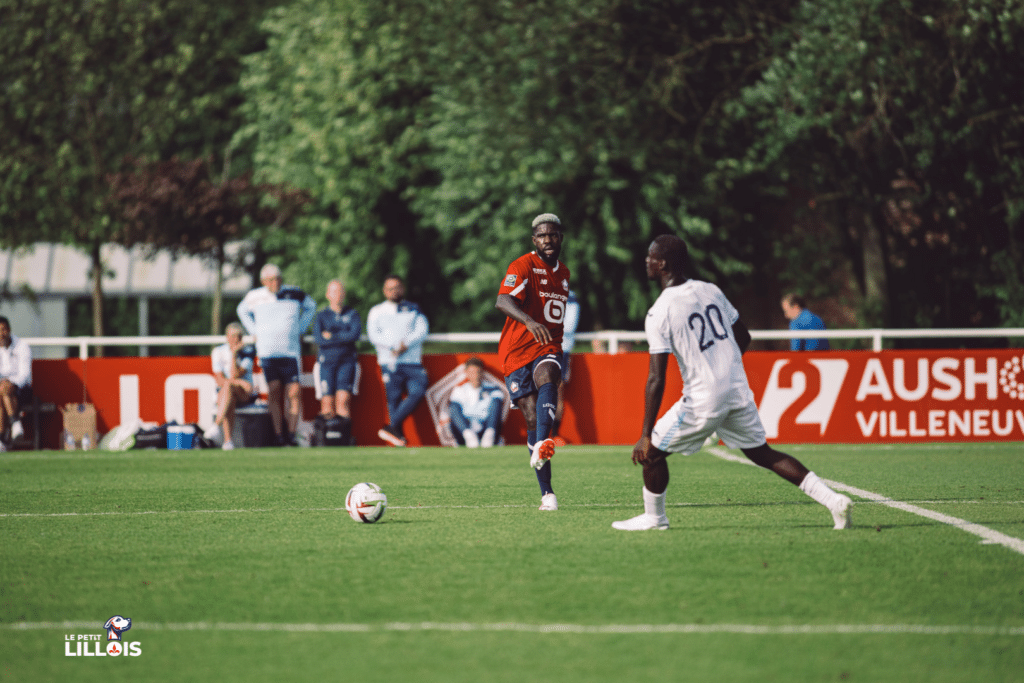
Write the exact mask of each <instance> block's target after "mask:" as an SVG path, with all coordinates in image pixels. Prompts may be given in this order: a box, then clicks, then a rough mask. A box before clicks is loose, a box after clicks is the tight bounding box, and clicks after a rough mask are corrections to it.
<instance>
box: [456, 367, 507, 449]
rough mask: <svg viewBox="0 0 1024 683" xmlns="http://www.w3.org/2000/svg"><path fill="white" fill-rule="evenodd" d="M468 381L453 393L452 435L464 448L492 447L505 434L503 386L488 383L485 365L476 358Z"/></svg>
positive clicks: (466, 368) (467, 376) (466, 369)
mask: <svg viewBox="0 0 1024 683" xmlns="http://www.w3.org/2000/svg"><path fill="white" fill-rule="evenodd" d="M465 371H466V381H465V382H463V383H462V384H460V385H459V386H457V387H455V388H454V389H453V390H452V393H451V397H450V398H449V401H450V403H449V404H448V416H449V418H450V419H451V430H452V435H453V436H454V437H455V440H456V441H457V442H458V443H459V445H460V446H467V447H469V448H478V447H479V448H490V447H491V446H493V445H494V444H495V443H496V442H497V439H498V435H499V434H500V433H501V405H502V402H503V401H504V400H505V394H504V392H502V390H501V387H499V386H498V385H497V384H494V383H492V382H487V381H484V363H483V361H481V360H480V359H479V358H476V357H473V358H470V359H468V360H467V361H466V364H465Z"/></svg>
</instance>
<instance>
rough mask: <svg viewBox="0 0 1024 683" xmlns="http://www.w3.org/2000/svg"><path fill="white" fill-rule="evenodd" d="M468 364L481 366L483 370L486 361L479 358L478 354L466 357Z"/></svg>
mask: <svg viewBox="0 0 1024 683" xmlns="http://www.w3.org/2000/svg"><path fill="white" fill-rule="evenodd" d="M466 365H473V366H476V367H478V368H480V369H481V370H483V369H484V362H483V361H482V360H480V359H479V358H477V357H476V356H473V357H471V358H467V359H466Z"/></svg>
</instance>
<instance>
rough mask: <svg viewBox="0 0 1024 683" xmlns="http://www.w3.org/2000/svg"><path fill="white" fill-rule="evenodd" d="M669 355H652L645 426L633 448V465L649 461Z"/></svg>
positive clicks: (648, 374)
mask: <svg viewBox="0 0 1024 683" xmlns="http://www.w3.org/2000/svg"><path fill="white" fill-rule="evenodd" d="M668 356H669V354H667V353H652V354H651V360H650V364H649V365H648V369H647V386H646V388H645V389H644V424H643V428H642V429H641V432H640V433H641V436H640V440H639V441H637V442H636V445H635V446H634V447H633V464H634V465H642V464H643V463H645V462H646V461H647V451H648V449H649V448H650V446H651V432H653V431H654V423H655V422H656V421H657V420H658V411H659V410H660V409H661V399H662V397H663V396H664V394H665V372H666V370H667V369H668Z"/></svg>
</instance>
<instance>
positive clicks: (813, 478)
mask: <svg viewBox="0 0 1024 683" xmlns="http://www.w3.org/2000/svg"><path fill="white" fill-rule="evenodd" d="M800 490H801V491H803V492H804V493H806V494H807V495H808V496H810V497H811V498H813V499H814V500H816V501H817V502H819V503H821V504H822V505H824V506H825V507H827V508H828V509H829V510H831V509H832V508H834V507H836V506H838V505H839V494H838V493H836V492H835V491H833V490H832V489H830V488H829V487H828V484H826V483H825V482H823V481H822V480H821V478H820V477H819V476H818V475H817V474H815V473H814V472H808V473H807V476H806V477H804V480H803V481H802V482H800Z"/></svg>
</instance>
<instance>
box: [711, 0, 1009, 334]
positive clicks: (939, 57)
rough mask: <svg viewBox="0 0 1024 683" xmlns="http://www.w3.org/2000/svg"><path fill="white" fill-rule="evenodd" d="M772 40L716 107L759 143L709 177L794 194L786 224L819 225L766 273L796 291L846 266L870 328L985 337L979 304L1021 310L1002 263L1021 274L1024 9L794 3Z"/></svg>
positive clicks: (989, 314) (993, 318)
mask: <svg viewBox="0 0 1024 683" xmlns="http://www.w3.org/2000/svg"><path fill="white" fill-rule="evenodd" d="M777 38H778V40H779V41H780V44H779V47H778V49H777V56H776V57H775V59H774V60H773V61H772V63H771V65H770V67H769V68H768V69H767V70H766V72H765V73H764V76H763V78H762V79H761V80H760V81H759V82H758V83H757V84H756V85H754V86H752V87H750V88H748V89H747V90H746V91H745V92H744V95H743V97H742V99H738V100H736V101H734V102H732V103H731V104H730V105H729V111H730V113H731V115H732V117H733V120H734V121H736V122H737V123H738V124H739V125H745V126H749V127H753V128H755V129H756V130H757V131H758V133H757V136H756V140H757V142H756V144H755V145H754V146H752V147H751V149H750V152H749V154H746V155H740V156H737V157H732V158H728V159H723V160H722V162H721V163H720V164H719V165H718V168H717V169H716V171H715V172H714V173H712V174H710V175H709V184H710V185H711V186H712V187H713V188H715V190H716V191H718V192H723V193H725V192H724V187H725V185H726V184H727V183H729V182H737V181H742V182H745V183H747V184H748V185H749V184H750V183H751V182H754V183H755V184H756V185H757V186H759V187H760V188H761V197H762V198H765V199H767V198H768V197H769V196H770V195H775V196H782V197H787V198H789V199H792V198H793V197H794V196H801V193H804V194H805V199H807V198H809V199H808V200H807V201H805V202H804V207H805V208H804V210H803V216H798V217H797V218H798V219H801V220H802V221H803V223H804V225H805V226H806V225H822V224H823V225H825V226H831V227H830V229H829V230H828V233H829V234H828V235H827V236H826V237H825V238H823V239H820V240H818V241H817V244H816V245H815V246H816V247H817V248H815V249H809V250H807V251H806V252H805V253H803V254H800V253H798V252H796V251H793V250H790V251H789V252H785V253H784V254H777V256H783V255H785V256H788V257H793V256H797V257H798V258H793V259H792V260H791V261H789V262H782V261H781V259H780V260H776V261H774V262H773V263H772V264H771V265H772V266H773V267H775V268H776V269H777V270H778V271H780V272H781V273H782V277H783V278H784V279H789V280H790V281H795V280H798V279H799V278H800V273H801V272H804V273H808V272H813V270H814V263H815V261H816V260H817V262H819V263H820V262H821V261H823V260H824V261H825V262H827V263H834V262H835V261H837V260H842V261H845V262H846V263H848V264H849V265H850V268H849V270H850V271H851V272H853V273H856V274H857V278H858V282H859V289H860V293H861V295H862V296H863V302H864V303H863V307H864V310H865V311H866V314H867V321H868V322H869V323H871V324H885V325H892V326H897V327H916V326H930V325H940V326H964V327H975V326H980V325H991V324H996V323H998V321H999V318H1000V316H999V313H998V310H997V300H996V298H995V296H991V294H995V295H996V296H999V295H1001V297H1002V299H1003V301H1005V302H1009V301H1020V300H1021V298H1022V292H1021V291H1020V287H1021V284H1020V279H1019V277H1017V278H1014V277H1007V273H1006V272H1005V270H1001V269H1000V265H1001V264H1002V265H1003V266H1005V265H1006V264H1007V263H1016V264H1019V263H1020V256H1021V254H1020V246H1019V245H1020V243H1021V238H1022V237H1024V227H1022V214H1024V210H1022V209H1024V162H1022V155H1021V153H1020V149H1021V148H1020V145H1021V142H1020V141H1021V140H1022V139H1024V91H1022V90H1021V88H1020V87H1019V84H1020V83H1021V81H1022V78H1024V69H1022V66H1021V62H1020V59H1019V55H1018V51H1019V45H1020V44H1021V40H1024V5H1022V4H1021V3H1019V2H1016V1H1009V0H1007V1H1004V0H968V1H966V2H962V1H954V0H944V1H940V2H917V1H914V0H902V1H899V2H883V1H882V0H842V1H840V0H834V1H832V0H829V1H825V2H804V3H803V4H802V5H801V6H800V9H799V11H797V12H796V15H795V18H794V21H793V23H792V25H791V26H790V27H789V30H787V31H786V32H780V33H778V34H777ZM798 234H799V232H798ZM823 252H825V253H824V255H823ZM1017 268H1019V265H1018V266H1017ZM1008 309H1009V307H1006V310H1007V311H1008ZM1003 319H1004V320H1009V319H1010V318H1009V317H1008V316H1007V312H1006V311H1004V313H1003Z"/></svg>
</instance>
